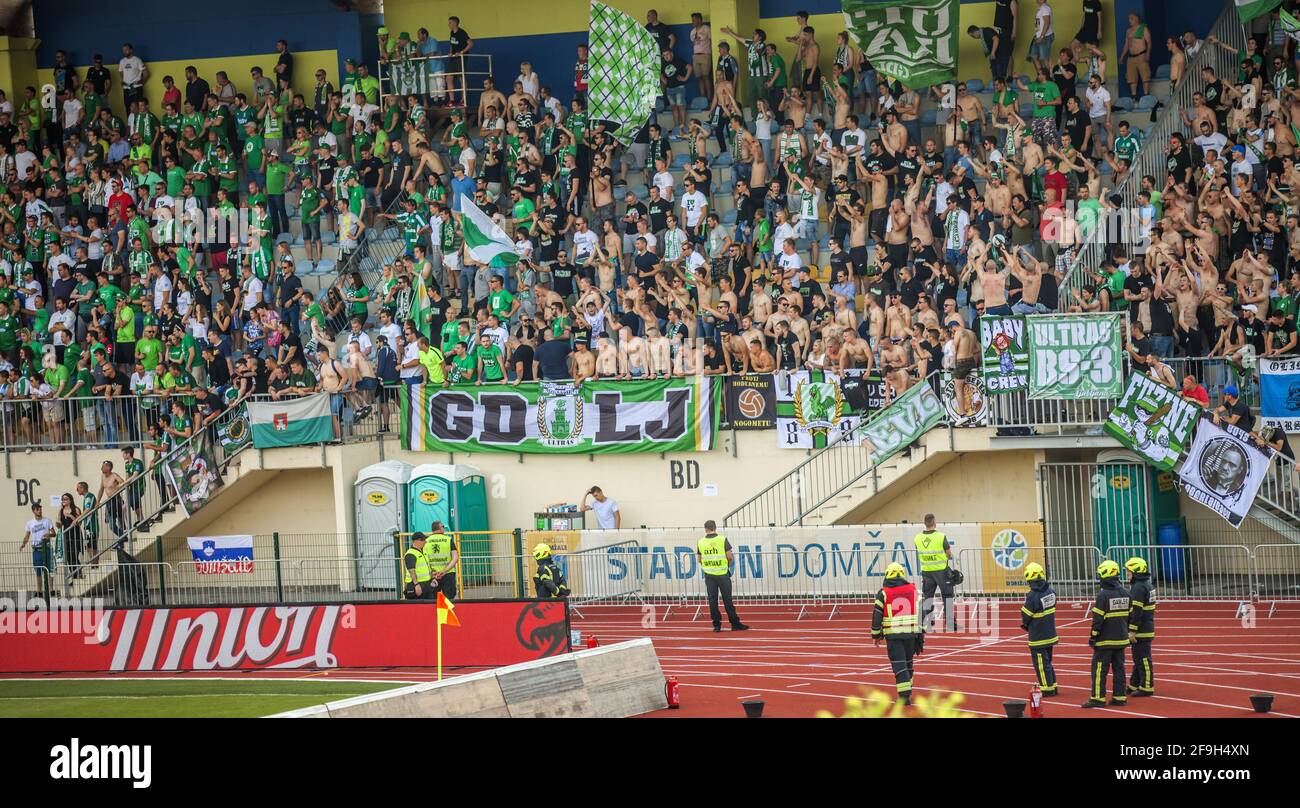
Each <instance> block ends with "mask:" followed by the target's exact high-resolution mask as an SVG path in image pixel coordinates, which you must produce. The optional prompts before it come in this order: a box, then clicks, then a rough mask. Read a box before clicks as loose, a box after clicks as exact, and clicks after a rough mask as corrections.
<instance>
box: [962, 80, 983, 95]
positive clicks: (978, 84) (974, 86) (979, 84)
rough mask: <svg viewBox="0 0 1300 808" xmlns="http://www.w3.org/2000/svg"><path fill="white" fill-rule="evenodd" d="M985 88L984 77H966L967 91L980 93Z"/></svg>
mask: <svg viewBox="0 0 1300 808" xmlns="http://www.w3.org/2000/svg"><path fill="white" fill-rule="evenodd" d="M983 89H984V80H983V79H966V92H969V93H978V92H980V91H982V90H983Z"/></svg>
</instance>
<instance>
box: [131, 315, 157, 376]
mask: <svg viewBox="0 0 1300 808" xmlns="http://www.w3.org/2000/svg"><path fill="white" fill-rule="evenodd" d="M162 351H163V344H162V340H160V339H158V327H157V326H154V325H149V326H145V329H144V336H143V337H141V338H140V339H139V340H137V341H136V343H135V358H136V361H137V362H139V363H140V365H141V366H142V367H143V368H144V370H145V371H146V372H148V373H153V372H154V371H156V370H158V362H159V361H160V360H161V359H162Z"/></svg>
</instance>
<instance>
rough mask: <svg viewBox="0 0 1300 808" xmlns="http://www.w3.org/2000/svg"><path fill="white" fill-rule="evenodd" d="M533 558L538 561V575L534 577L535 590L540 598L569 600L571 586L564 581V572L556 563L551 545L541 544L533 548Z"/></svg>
mask: <svg viewBox="0 0 1300 808" xmlns="http://www.w3.org/2000/svg"><path fill="white" fill-rule="evenodd" d="M533 558H534V559H535V560H536V561H537V574H536V575H534V576H533V588H534V589H536V590H537V597H539V598H567V597H568V596H569V584H568V583H567V582H565V580H564V571H563V570H561V569H560V565H559V564H557V563H555V556H553V555H551V546H550V545H549V544H539V545H537V546H536V547H534V548H533Z"/></svg>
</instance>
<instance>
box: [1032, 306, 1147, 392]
mask: <svg viewBox="0 0 1300 808" xmlns="http://www.w3.org/2000/svg"><path fill="white" fill-rule="evenodd" d="M1025 322H1026V324H1027V325H1028V327H1029V397H1030V398H1031V399H1046V398H1051V399H1093V398H1119V396H1120V394H1121V393H1122V392H1123V389H1124V388H1123V380H1122V379H1121V378H1120V376H1121V373H1122V372H1123V363H1124V354H1123V348H1122V326H1123V315H1122V314H1119V313H1115V314H1040V315H1034V316H1032V317H1027V318H1026V319H1025Z"/></svg>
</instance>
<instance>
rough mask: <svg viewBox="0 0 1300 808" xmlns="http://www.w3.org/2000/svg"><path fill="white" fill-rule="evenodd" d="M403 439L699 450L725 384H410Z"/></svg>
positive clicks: (437, 444) (443, 445)
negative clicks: (469, 385) (464, 385)
mask: <svg viewBox="0 0 1300 808" xmlns="http://www.w3.org/2000/svg"><path fill="white" fill-rule="evenodd" d="M400 395H401V403H402V445H403V446H405V447H407V448H408V449H412V450H415V451H431V452H530V453H538V454H560V453H570V454H590V453H594V452H704V451H708V450H710V449H712V448H713V441H714V436H715V435H716V434H717V429H718V422H719V421H720V420H721V416H722V384H721V382H720V381H719V380H718V379H715V378H712V377H707V376H700V377H690V378H685V379H654V380H647V381H624V382H602V381H588V382H584V383H583V384H582V385H581V386H576V385H573V384H570V383H567V382H561V383H552V382H540V383H527V384H521V385H519V386H518V387H514V386H512V385H508V384H487V385H483V386H482V387H452V388H442V387H436V386H433V385H418V384H417V385H411V386H410V387H406V388H404V389H403V390H402V392H401V393H400Z"/></svg>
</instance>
